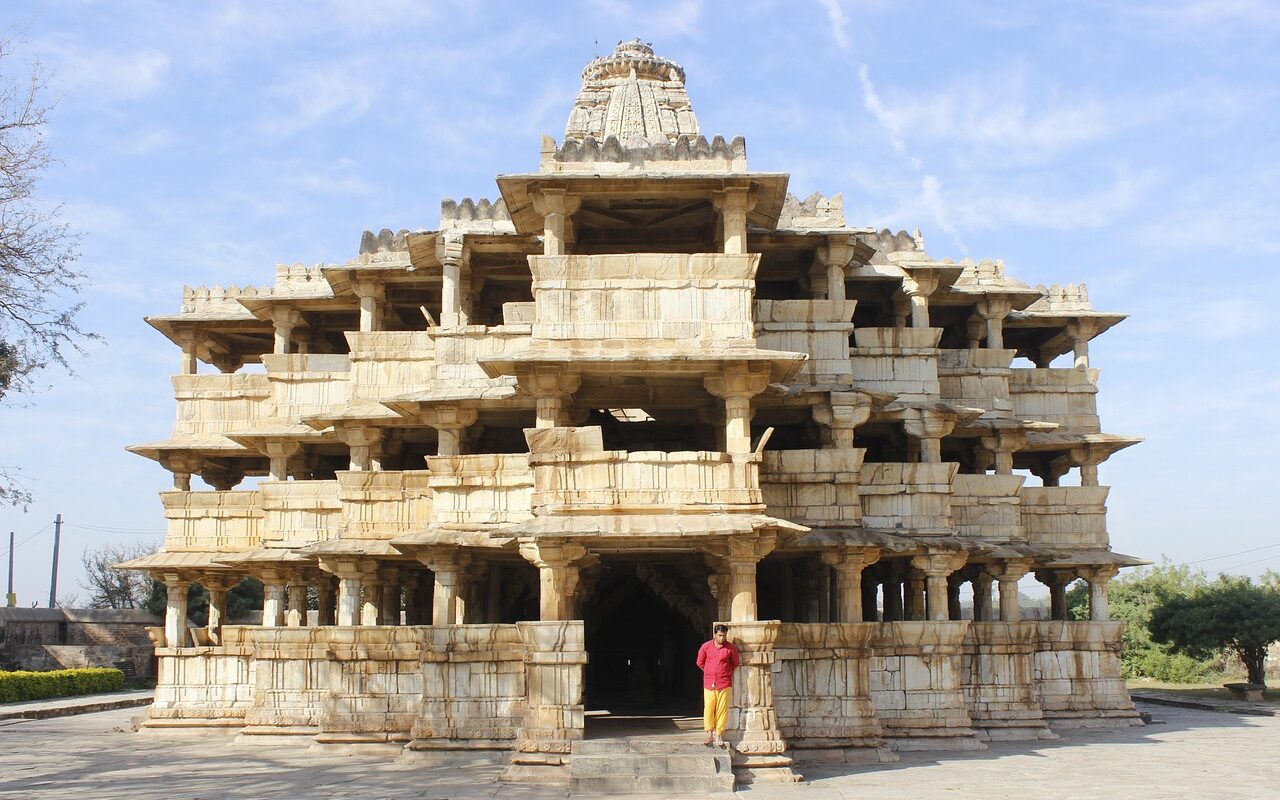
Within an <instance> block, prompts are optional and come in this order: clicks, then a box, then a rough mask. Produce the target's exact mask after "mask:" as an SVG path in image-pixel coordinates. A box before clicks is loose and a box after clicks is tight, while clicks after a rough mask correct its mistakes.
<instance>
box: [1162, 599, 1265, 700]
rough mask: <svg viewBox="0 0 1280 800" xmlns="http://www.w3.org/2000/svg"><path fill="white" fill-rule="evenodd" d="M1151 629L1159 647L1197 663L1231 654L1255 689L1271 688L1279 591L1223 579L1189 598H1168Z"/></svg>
mask: <svg viewBox="0 0 1280 800" xmlns="http://www.w3.org/2000/svg"><path fill="white" fill-rule="evenodd" d="M1149 628H1150V631H1151V637H1152V639H1153V640H1154V641H1156V642H1161V643H1164V644H1167V645H1169V646H1170V647H1171V648H1172V649H1173V650H1174V651H1175V652H1179V653H1185V654H1187V655H1188V656H1191V657H1193V658H1205V657H1211V656H1212V655H1213V654H1214V653H1216V652H1219V651H1222V650H1230V651H1232V652H1234V653H1235V654H1236V655H1237V656H1239V657H1240V660H1241V661H1243V662H1244V665H1245V669H1246V670H1248V673H1249V682H1250V683H1258V684H1261V683H1266V663H1267V648H1268V647H1269V646H1270V645H1271V644H1273V643H1275V642H1277V641H1280V590H1277V589H1276V588H1274V587H1273V586H1270V585H1266V584H1264V585H1262V586H1257V585H1255V584H1254V583H1253V581H1251V580H1249V579H1248V578H1239V577H1235V576H1232V575H1222V576H1219V578H1218V580H1216V581H1214V582H1213V583H1211V584H1208V585H1205V586H1200V587H1198V588H1197V589H1196V590H1195V591H1194V592H1192V593H1191V594H1189V595H1174V596H1170V597H1166V598H1163V599H1162V601H1161V603H1160V605H1159V606H1158V607H1156V609H1155V611H1154V613H1153V614H1152V616H1151V623H1150V625H1149Z"/></svg>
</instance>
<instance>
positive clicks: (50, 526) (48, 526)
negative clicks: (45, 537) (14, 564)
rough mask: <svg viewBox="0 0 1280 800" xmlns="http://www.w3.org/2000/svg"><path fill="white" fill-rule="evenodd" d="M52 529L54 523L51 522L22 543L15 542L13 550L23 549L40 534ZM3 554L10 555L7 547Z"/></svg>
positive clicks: (25, 538)
mask: <svg viewBox="0 0 1280 800" xmlns="http://www.w3.org/2000/svg"><path fill="white" fill-rule="evenodd" d="M52 527H53V523H52V522H50V523H49V524H48V525H45V526H44V527H43V528H41V529H40V530H38V531H36V532H35V533H33V534H31V535H30V536H27V537H24V538H23V539H22V540H21V541H19V542H15V543H14V545H13V549H14V550H17V549H18V548H19V547H21V546H22V545H24V544H26V543H27V542H29V541H31V540H32V539H34V538H36V537H37V536H39V535H40V534H42V533H44V532H45V531H47V530H49V529H50V528H52ZM3 552H4V554H5V555H8V554H9V549H8V548H7V547H6V548H5V549H4V551H3Z"/></svg>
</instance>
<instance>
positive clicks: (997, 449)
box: [982, 430, 1027, 475]
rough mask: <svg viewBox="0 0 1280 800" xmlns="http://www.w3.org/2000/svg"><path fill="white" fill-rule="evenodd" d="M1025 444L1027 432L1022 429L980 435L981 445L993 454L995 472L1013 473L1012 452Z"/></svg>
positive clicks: (1000, 473)
mask: <svg viewBox="0 0 1280 800" xmlns="http://www.w3.org/2000/svg"><path fill="white" fill-rule="evenodd" d="M1026 444H1027V434H1026V433H1025V432H1024V431H1022V430H1001V431H995V432H994V435H992V436H983V437H982V446H983V447H984V448H985V449H986V450H987V451H988V452H990V453H993V454H994V455H995V464H996V474H997V475H1012V474H1013V454H1014V453H1015V452H1017V451H1018V450H1021V449H1022V448H1023V447H1026Z"/></svg>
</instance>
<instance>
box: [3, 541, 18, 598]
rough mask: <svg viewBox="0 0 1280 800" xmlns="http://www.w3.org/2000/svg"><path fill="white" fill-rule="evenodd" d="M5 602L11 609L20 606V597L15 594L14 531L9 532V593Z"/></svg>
mask: <svg viewBox="0 0 1280 800" xmlns="http://www.w3.org/2000/svg"><path fill="white" fill-rule="evenodd" d="M4 602H5V605H7V606H8V607H9V608H13V607H14V606H16V605H18V596H17V595H16V594H14V593H13V531H9V593H8V594H6V595H5V598H4Z"/></svg>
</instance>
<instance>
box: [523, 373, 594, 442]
mask: <svg viewBox="0 0 1280 800" xmlns="http://www.w3.org/2000/svg"><path fill="white" fill-rule="evenodd" d="M518 378H519V381H520V385H521V386H522V387H523V388H524V389H525V390H526V391H528V392H529V394H531V395H533V397H534V402H535V405H536V410H535V415H536V419H535V422H534V427H537V428H558V427H561V426H563V425H565V424H567V422H568V421H569V420H568V416H569V415H568V409H567V408H566V406H567V405H568V403H569V400H570V398H571V397H572V396H573V393H574V392H576V391H578V387H579V386H581V385H582V378H581V377H580V376H578V375H575V374H573V373H567V372H565V371H563V370H562V369H559V368H556V367H544V368H540V369H532V370H527V371H524V370H522V371H521V372H520V373H519V376H518Z"/></svg>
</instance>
